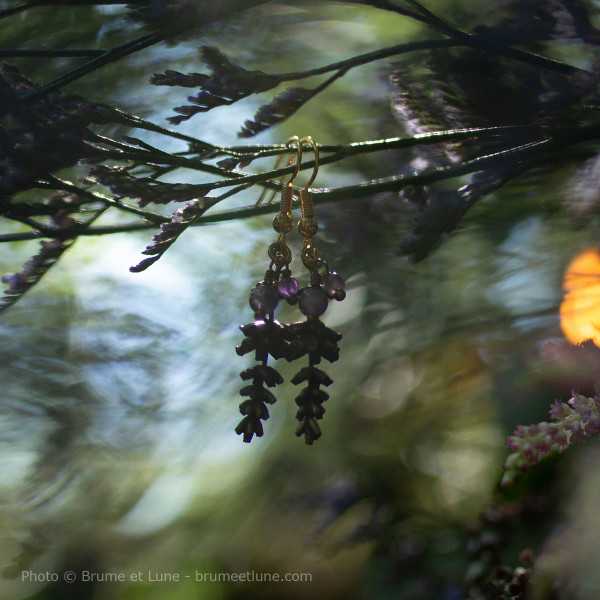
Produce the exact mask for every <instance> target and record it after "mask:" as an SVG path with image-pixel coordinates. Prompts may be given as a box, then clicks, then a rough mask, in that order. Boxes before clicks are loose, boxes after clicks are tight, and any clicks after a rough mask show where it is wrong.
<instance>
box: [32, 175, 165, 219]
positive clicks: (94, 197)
mask: <svg viewBox="0 0 600 600" xmlns="http://www.w3.org/2000/svg"><path fill="white" fill-rule="evenodd" d="M46 180H47V181H46V182H38V185H37V187H40V188H47V189H53V190H60V191H63V192H70V193H72V194H76V195H78V196H80V197H82V198H85V199H86V201H87V202H100V203H102V204H104V205H109V206H114V207H115V208H118V209H120V210H122V211H125V212H130V213H133V214H134V215H137V216H140V217H143V218H144V219H146V220H148V221H150V222H151V223H153V224H155V225H160V224H161V223H164V222H165V221H168V220H169V219H168V218H167V217H164V216H163V215H160V214H158V213H153V212H151V211H147V210H142V209H141V208H137V207H135V206H130V205H128V204H125V203H124V202H122V201H121V200H117V199H115V198H110V197H109V196H105V195H104V194H99V193H97V192H91V191H89V190H86V189H83V188H80V187H78V186H76V185H74V184H72V183H71V182H69V181H65V180H64V179H59V178H58V177H55V176H53V175H50V176H49V177H47V178H46Z"/></svg>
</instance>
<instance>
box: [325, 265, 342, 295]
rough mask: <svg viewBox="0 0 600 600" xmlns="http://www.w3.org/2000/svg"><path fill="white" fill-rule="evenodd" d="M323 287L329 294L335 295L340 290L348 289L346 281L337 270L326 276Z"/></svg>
mask: <svg viewBox="0 0 600 600" xmlns="http://www.w3.org/2000/svg"><path fill="white" fill-rule="evenodd" d="M323 289H324V290H325V293H326V294H327V295H328V296H330V297H333V296H334V295H335V293H336V292H337V291H338V290H345V289H346V282H345V281H344V280H343V279H342V277H341V276H340V275H338V274H337V273H336V272H335V271H332V272H331V273H329V275H327V277H325V281H324V282H323Z"/></svg>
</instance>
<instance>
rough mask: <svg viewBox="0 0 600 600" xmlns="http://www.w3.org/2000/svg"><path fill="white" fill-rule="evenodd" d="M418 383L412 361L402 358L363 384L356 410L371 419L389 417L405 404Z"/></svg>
mask: <svg viewBox="0 0 600 600" xmlns="http://www.w3.org/2000/svg"><path fill="white" fill-rule="evenodd" d="M416 383H417V377H416V375H415V372H414V369H413V365H412V361H411V360H410V358H408V357H404V358H400V359H399V360H397V361H394V363H393V364H389V365H387V366H386V368H385V369H384V370H382V371H381V372H380V373H378V374H377V375H376V376H375V377H371V378H369V379H368V380H367V381H366V382H365V383H364V384H363V385H362V386H361V389H360V391H361V395H360V396H359V398H358V399H357V401H356V403H355V406H354V411H355V412H356V413H357V414H359V415H360V416H361V417H365V418H369V419H381V418H383V417H387V416H388V415H391V414H392V413H394V412H396V411H397V410H399V409H400V408H402V407H403V406H404V404H405V402H406V398H407V397H408V394H409V392H410V391H411V390H412V389H413V388H414V387H415V385H416ZM365 399H367V400H368V402H365Z"/></svg>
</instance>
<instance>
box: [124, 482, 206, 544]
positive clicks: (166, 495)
mask: <svg viewBox="0 0 600 600" xmlns="http://www.w3.org/2000/svg"><path fill="white" fill-rule="evenodd" d="M196 483H197V480H196V475H195V474H194V473H187V474H185V475H175V474H170V473H168V472H167V473H165V474H164V475H162V476H160V477H159V478H158V479H157V480H156V481H155V482H154V483H153V484H152V485H151V486H150V487H149V488H148V489H147V490H146V491H145V492H144V494H143V495H142V497H141V498H140V499H139V500H138V502H137V504H136V505H135V506H134V507H133V508H132V509H131V510H130V511H129V513H127V514H126V515H125V517H123V519H122V520H121V522H120V523H118V524H117V526H116V529H117V530H118V531H120V532H122V533H125V534H128V535H149V534H152V533H155V532H157V531H159V530H160V529H162V528H163V527H166V526H167V525H170V524H171V523H173V522H174V521H175V520H176V519H177V518H178V517H179V516H181V515H182V514H183V512H184V511H185V509H186V507H187V506H188V504H189V502H190V500H191V499H192V498H193V495H194V490H195V487H196Z"/></svg>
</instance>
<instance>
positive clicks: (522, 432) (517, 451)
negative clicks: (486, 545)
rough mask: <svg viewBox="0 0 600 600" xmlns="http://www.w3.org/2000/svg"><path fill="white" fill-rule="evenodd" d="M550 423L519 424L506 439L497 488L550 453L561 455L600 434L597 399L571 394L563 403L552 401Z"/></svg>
mask: <svg viewBox="0 0 600 600" xmlns="http://www.w3.org/2000/svg"><path fill="white" fill-rule="evenodd" d="M550 418H551V419H554V422H552V423H546V422H545V421H544V422H542V423H537V424H535V425H528V426H524V425H519V426H518V427H517V428H516V429H515V432H514V433H513V435H511V436H509V437H507V438H506V445H507V446H508V447H509V448H510V449H511V450H512V453H511V454H510V455H509V456H508V458H507V459H506V461H505V463H504V475H503V477H502V481H501V485H502V486H503V487H507V486H509V485H512V484H513V483H514V482H515V481H516V480H517V478H518V477H519V475H520V474H521V473H524V472H525V471H527V469H529V467H532V466H534V465H536V464H537V463H539V462H540V461H541V460H542V459H543V458H546V457H547V456H549V455H550V454H551V453H553V452H564V451H565V450H566V449H567V448H568V447H569V446H571V445H573V444H579V443H580V442H583V441H585V439H586V438H589V437H591V436H593V435H596V434H597V433H598V432H600V396H598V395H596V396H594V397H593V398H587V397H586V396H581V395H579V394H576V393H575V392H574V393H573V397H572V398H571V399H570V400H569V402H568V403H567V404H565V403H564V402H559V401H558V400H556V401H555V402H554V404H553V405H552V408H551V409H550Z"/></svg>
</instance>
